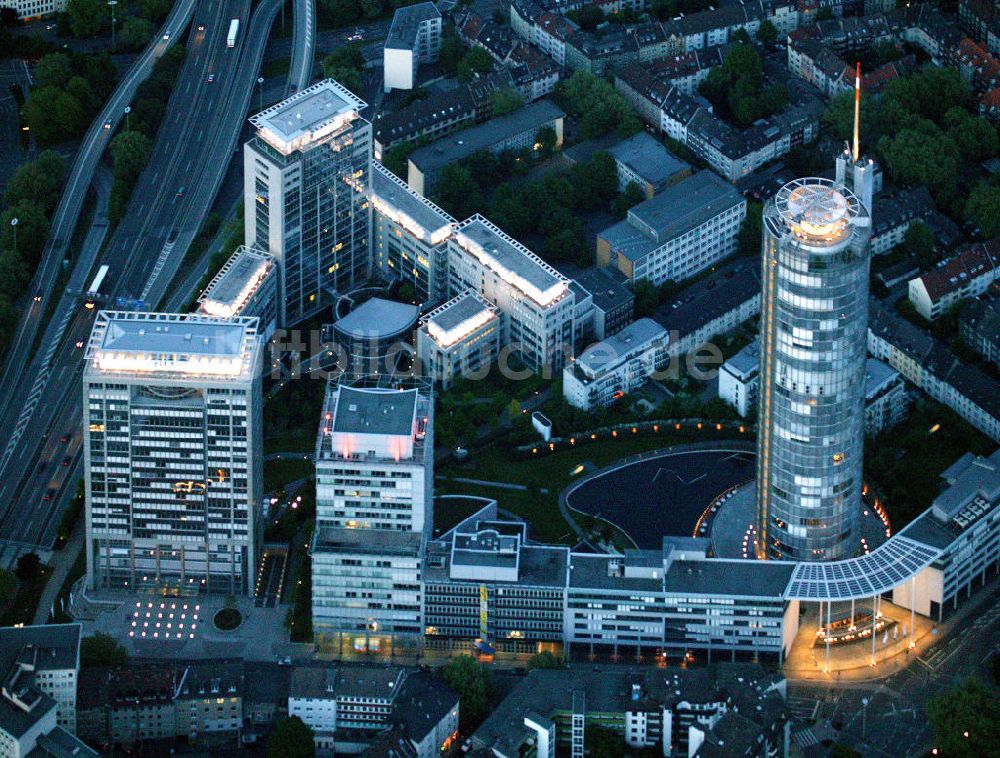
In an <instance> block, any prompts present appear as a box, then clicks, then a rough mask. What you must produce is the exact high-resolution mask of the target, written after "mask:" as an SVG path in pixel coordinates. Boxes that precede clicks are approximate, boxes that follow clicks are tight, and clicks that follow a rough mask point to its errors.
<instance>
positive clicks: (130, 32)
mask: <svg viewBox="0 0 1000 758" xmlns="http://www.w3.org/2000/svg"><path fill="white" fill-rule="evenodd" d="M155 31H156V30H155V29H154V27H153V22H152V21H150V20H149V19H145V18H142V17H140V16H129V17H128V18H127V19H125V23H124V24H122V31H121V35H120V36H119V39H121V42H122V44H123V45H125V46H126V47H129V48H131V49H133V50H140V49H142V48H143V47H145V46H146V43H148V42H149V40H150V39H151V38H152V37H153V33H154V32H155Z"/></svg>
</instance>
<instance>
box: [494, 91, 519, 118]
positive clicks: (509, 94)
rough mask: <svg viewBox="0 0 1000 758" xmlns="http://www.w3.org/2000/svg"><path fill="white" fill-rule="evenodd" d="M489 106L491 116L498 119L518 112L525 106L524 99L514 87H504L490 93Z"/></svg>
mask: <svg viewBox="0 0 1000 758" xmlns="http://www.w3.org/2000/svg"><path fill="white" fill-rule="evenodd" d="M489 104H490V114H491V115H492V116H493V118H496V117H497V116H506V115H507V114H508V113H513V112H514V111H516V110H517V109H518V108H520V107H521V106H522V105H524V98H523V97H521V93H520V92H518V91H517V90H516V89H514V88H513V87H503V88H501V89H498V90H494V91H493V92H491V93H490V98H489Z"/></svg>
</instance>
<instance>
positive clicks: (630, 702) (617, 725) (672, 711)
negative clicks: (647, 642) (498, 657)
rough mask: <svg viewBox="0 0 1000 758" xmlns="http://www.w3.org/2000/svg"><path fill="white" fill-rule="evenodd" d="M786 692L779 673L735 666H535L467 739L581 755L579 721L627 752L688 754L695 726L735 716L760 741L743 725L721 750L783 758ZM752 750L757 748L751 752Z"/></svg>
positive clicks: (505, 751) (479, 744)
mask: <svg viewBox="0 0 1000 758" xmlns="http://www.w3.org/2000/svg"><path fill="white" fill-rule="evenodd" d="M602 668H603V667H602ZM786 689H787V687H786V683H785V680H784V679H783V678H782V677H781V676H780V675H776V674H767V673H765V671H764V670H763V669H762V668H761V667H759V666H757V665H754V664H741V663H737V664H732V663H721V664H713V665H712V666H710V667H708V668H678V667H668V668H659V669H650V668H640V669H638V670H637V671H634V672H632V671H624V670H617V669H616V667H612V668H611V669H608V670H602V671H601V672H600V675H597V676H595V675H594V674H593V672H590V671H584V670H582V669H563V670H558V669H557V670H534V671H529V672H528V674H527V676H526V677H525V678H524V679H523V680H522V681H520V682H519V683H518V684H517V685H516V686H515V687H514V688H513V690H512V691H511V692H510V694H508V695H507V697H506V698H504V699H503V700H502V701H501V702H500V704H499V705H498V706H497V707H496V709H495V710H494V711H492V712H491V713H490V715H489V716H488V717H487V719H486V721H485V722H483V724H482V725H481V726H480V727H479V728H478V729H477V730H476V731H475V733H474V734H473V736H472V744H473V746H474V748H481V749H484V750H486V751H489V754H490V755H495V756H498V757H499V758H515V757H517V756H521V755H526V754H534V755H538V756H551V755H555V754H556V750H557V747H558V749H559V750H560V754H566V755H570V754H579V755H582V754H584V751H587V752H589V750H587V748H588V745H587V737H588V736H589V730H586V732H585V733H582V734H576V733H575V731H574V729H573V727H574V722H575V721H576V720H577V719H578V720H580V721H584V722H585V723H586V724H588V725H590V724H600V725H601V726H602V727H603V728H605V729H609V730H611V731H612V732H614V733H616V734H617V735H618V736H619V737H621V738H623V739H624V741H625V743H626V744H627V745H628V746H629V747H630V748H632V749H636V750H642V749H646V750H649V751H650V752H652V751H656V754H657V755H665V756H668V755H683V756H689V755H690V756H694V755H702V753H696V750H697V749H698V746H699V741H700V738H699V736H698V735H699V734H700V733H701V731H709V730H710V729H712V728H713V727H717V726H718V724H719V723H720V722H721V721H723V720H724V719H726V718H728V716H729V715H730V714H734V713H739V714H744V716H743V717H744V718H746V719H747V720H748V721H751V722H752V723H753V724H755V725H756V726H757V728H758V730H759V732H762V733H763V735H764V736H763V738H762V739H761V740H760V742H763V743H764V745H763V746H761V745H760V743H759V742H758V740H757V737H758V734H755V733H750V731H749V730H747V732H745V733H744V734H741V735H739V738H737V737H736V735H735V734H734V735H733V739H732V740H731V741H729V742H728V743H727V748H728V751H727V753H726V754H727V755H751V756H758V755H760V756H764V755H782V754H784V753H786V752H787V751H788V750H790V749H793V748H792V747H791V745H792V741H791V730H790V728H787V727H790V726H791V721H790V715H789V712H788V707H787V705H786V704H785V695H786ZM692 730H694V731H692ZM581 731H582V730H581ZM543 746H544V747H543ZM533 748H534V749H535V750H534V751H533ZM758 749H760V750H762V751H764V752H760V753H758V752H750V751H756V750H758ZM571 751H578V752H571Z"/></svg>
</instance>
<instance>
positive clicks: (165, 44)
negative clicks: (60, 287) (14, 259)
mask: <svg viewBox="0 0 1000 758" xmlns="http://www.w3.org/2000/svg"><path fill="white" fill-rule="evenodd" d="M194 4H195V0H178V2H177V4H176V5H175V6H174V8H173V10H172V11H171V12H170V15H169V16H168V17H167V20H166V22H165V23H164V24H163V27H162V28H161V29H160V31H159V32H158V33H157V36H156V38H155V39H154V41H153V42H152V44H150V46H149V47H147V48H146V50H145V51H144V52H143V54H142V55H141V56H140V57H139V59H138V60H137V61H136V62H135V63H134V64H133V66H132V68H131V69H130V70H129V72H128V73H127V74H126V75H125V78H124V79H122V81H121V82H120V83H119V85H118V86H117V87H116V88H115V91H114V92H113V93H112V95H111V97H110V98H109V100H108V102H107V103H106V104H105V105H104V107H103V108H102V109H101V112H100V113H99V114H98V116H97V118H95V119H94V122H93V123H92V124H91V125H90V129H89V130H88V131H87V133H86V135H84V138H83V141H82V143H81V144H80V149H79V150H78V151H77V153H76V157H75V159H74V161H73V164H72V166H71V167H70V170H69V174H68V176H67V179H66V186H65V187H64V188H63V192H62V196H61V197H60V199H59V204H58V205H57V206H56V210H55V213H54V214H53V217H52V223H51V229H50V233H49V241H48V243H47V244H46V245H45V249H44V250H43V251H42V259H41V264H40V265H39V267H38V269H37V270H36V271H35V276H34V278H33V279H32V281H31V284H30V285H29V288H28V292H29V294H31V296H32V299H31V300H30V301H29V302H28V307H27V309H26V310H25V312H24V314H23V315H22V317H21V321H20V323H19V324H18V328H17V331H16V333H15V335H14V338H13V339H12V340H11V344H10V347H9V349H8V351H7V356H22V357H21V358H20V359H17V358H15V359H13V360H10V359H8V360H6V362H5V366H4V370H3V375H2V378H0V396H2V397H5V398H10V399H11V400H10V402H8V403H7V404H6V410H5V413H4V418H2V419H0V430H3V431H4V432H5V435H4V437H5V439H10V437H11V435H12V434H13V432H14V429H15V426H16V424H17V419H16V418H15V419H14V420H13V423H11V419H10V418H8V416H10V415H11V413H12V412H14V415H15V416H16V415H18V414H19V413H20V409H21V407H22V403H19V402H17V400H18V398H17V396H16V394H15V390H16V389H19V388H21V389H23V388H24V376H25V374H26V371H27V369H28V367H29V363H28V361H27V356H28V355H30V353H31V349H32V346H33V345H34V343H35V340H36V338H37V335H38V331H39V329H40V328H41V327H42V325H43V324H44V323H45V313H46V308H47V307H48V304H49V299H50V297H51V295H52V289H53V287H54V286H55V283H56V279H57V278H58V276H59V271H60V270H61V268H62V262H63V259H64V258H65V257H66V251H67V248H68V246H69V243H70V240H71V239H72V237H73V230H74V229H75V228H76V225H77V222H78V221H79V219H80V211H81V209H82V208H83V198H84V196H85V195H86V192H87V187H88V186H89V185H90V182H91V180H92V178H93V176H94V171H95V169H96V168H97V163H98V161H100V159H101V155H102V154H103V153H104V150H105V148H107V146H108V143H109V142H110V141H111V137H112V135H113V134H114V131H115V130H114V128H113V127H115V126H116V125H117V124H118V122H119V121H120V120H121V119H122V118H123V116H124V113H123V111H124V109H125V106H126V105H128V104H129V103H130V102H131V101H132V98H133V97H134V96H135V91H136V89H137V88H138V87H139V85H140V84H141V83H142V82H143V81H144V80H145V79H146V78H147V77H148V76H149V74H150V72H151V71H152V70H153V66H154V65H155V64H156V61H158V60H159V59H160V58H161V57H162V56H163V54H164V53H165V52H166V51H167V50H168V49H169V47H170V46H171V45H173V44H174V42H175V41H176V40H177V38H178V37H179V36H180V32H182V31H183V30H184V28H185V26H187V23H188V21H189V20H190V18H191V13H192V11H193V9H194ZM165 37H166V38H165ZM109 121H110V122H111V126H112V128H111V129H105V128H104V124H105V123H107V122H109ZM36 298H37V299H36ZM53 321H54V320H53ZM46 336H47V338H48V341H51V337H52V335H46ZM37 357H38V356H35V358H36V360H35V361H34V362H33V363H31V364H30V366H31V368H32V373H33V374H35V375H38V374H40V373H44V367H43V366H41V365H39V364H38V361H37ZM0 470H2V461H0Z"/></svg>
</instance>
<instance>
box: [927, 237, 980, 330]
mask: <svg viewBox="0 0 1000 758" xmlns="http://www.w3.org/2000/svg"><path fill="white" fill-rule="evenodd" d="M998 276H1000V237H998V238H997V239H993V240H990V241H989V242H977V243H974V244H971V245H966V246H964V247H962V248H961V249H960V250H959V251H958V253H957V254H956V255H955V256H954V257H952V258H949V259H948V260H945V261H942V262H941V263H940V264H938V266H937V267H936V268H933V269H931V270H930V271H928V272H927V273H926V274H923V275H922V276H919V277H917V278H916V279H911V280H910V283H909V298H910V302H911V303H913V307H914V308H916V310H917V313H919V314H920V315H921V316H923V317H924V318H925V319H927V320H928V321H933V320H934V319H936V318H938V317H939V316H941V315H942V314H944V313H945V312H947V311H948V310H950V309H951V308H952V307H953V306H955V305H957V304H958V303H959V302H961V301H962V300H967V299H969V298H973V297H978V296H979V295H982V294H983V293H984V292H986V290H987V289H988V288H989V286H990V285H991V284H992V283H993V282H994V281H996V279H997V277H998Z"/></svg>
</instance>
